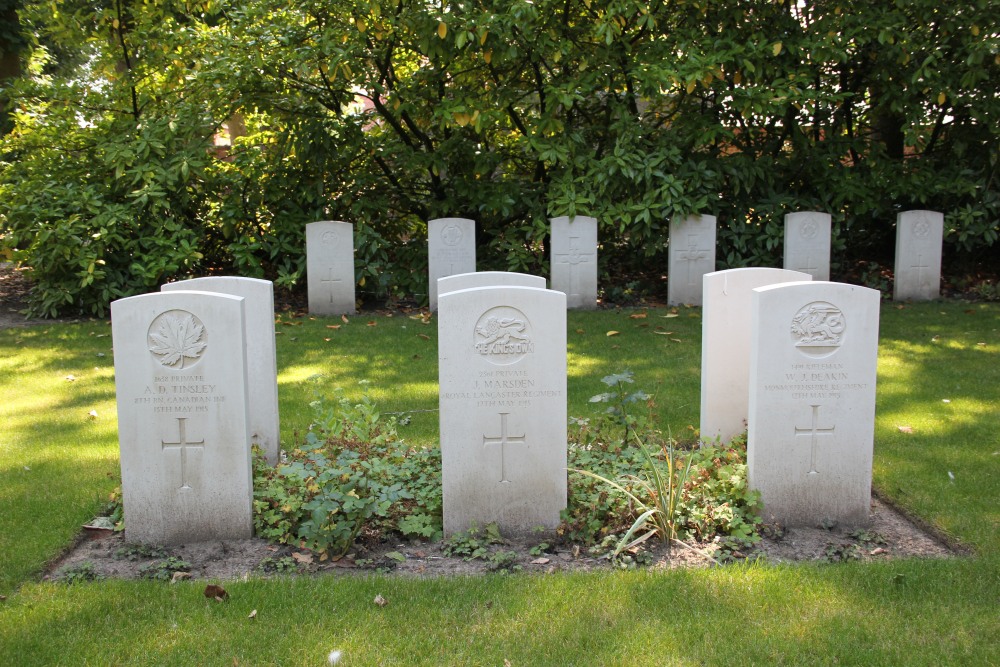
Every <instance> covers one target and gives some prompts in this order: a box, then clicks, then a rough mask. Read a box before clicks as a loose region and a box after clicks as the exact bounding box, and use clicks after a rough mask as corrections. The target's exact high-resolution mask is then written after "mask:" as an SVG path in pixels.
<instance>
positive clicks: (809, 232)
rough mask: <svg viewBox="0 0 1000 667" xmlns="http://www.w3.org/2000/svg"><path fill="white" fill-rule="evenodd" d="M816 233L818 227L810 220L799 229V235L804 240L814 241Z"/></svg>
mask: <svg viewBox="0 0 1000 667" xmlns="http://www.w3.org/2000/svg"><path fill="white" fill-rule="evenodd" d="M818 233H819V226H818V225H817V224H816V223H815V222H813V221H811V220H810V221H808V222H804V223H802V226H801V227H799V234H801V235H802V238H804V239H814V238H816V234H818Z"/></svg>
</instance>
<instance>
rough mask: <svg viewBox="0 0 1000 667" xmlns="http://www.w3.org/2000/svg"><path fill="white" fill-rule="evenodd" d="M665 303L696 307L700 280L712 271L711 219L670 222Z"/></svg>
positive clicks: (713, 265)
mask: <svg viewBox="0 0 1000 667" xmlns="http://www.w3.org/2000/svg"><path fill="white" fill-rule="evenodd" d="M668 262H669V268H668V272H667V303H669V304H670V305H671V306H680V305H684V304H687V305H689V306H700V305H701V302H702V295H701V288H702V284H701V277H702V276H703V275H705V274H706V273H711V272H712V271H715V216H714V215H690V216H688V217H686V218H675V219H674V220H673V221H671V223H670V257H669V260H668Z"/></svg>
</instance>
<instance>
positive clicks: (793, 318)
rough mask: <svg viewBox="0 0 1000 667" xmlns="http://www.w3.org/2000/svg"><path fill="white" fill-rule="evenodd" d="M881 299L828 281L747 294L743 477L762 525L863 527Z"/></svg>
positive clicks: (873, 293) (866, 513)
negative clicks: (755, 494) (758, 505)
mask: <svg viewBox="0 0 1000 667" xmlns="http://www.w3.org/2000/svg"><path fill="white" fill-rule="evenodd" d="M880 298H881V295H880V294H879V292H878V290H873V289H868V288H867V287H860V286H858V285H846V284H842V283H831V282H793V283H782V284H779V285H771V286H768V287H759V288H756V289H754V290H753V310H752V313H753V315H752V318H753V319H752V326H751V329H752V340H751V356H750V414H749V429H748V430H749V432H748V435H747V473H748V480H749V484H750V487H751V488H753V489H757V490H758V491H760V494H761V500H762V502H763V510H762V514H763V517H764V520H765V521H766V522H778V523H781V524H784V525H788V526H816V525H820V524H822V523H829V522H836V523H838V524H840V525H843V526H864V525H866V524H867V523H868V521H869V518H870V516H869V515H870V503H871V478H872V444H873V439H874V429H875V366H876V362H877V358H878V323H879V301H880Z"/></svg>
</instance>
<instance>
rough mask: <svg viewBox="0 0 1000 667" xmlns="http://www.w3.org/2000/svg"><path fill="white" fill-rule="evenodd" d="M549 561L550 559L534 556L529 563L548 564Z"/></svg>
mask: <svg viewBox="0 0 1000 667" xmlns="http://www.w3.org/2000/svg"><path fill="white" fill-rule="evenodd" d="M550 562H551V561H550V559H548V558H536V559H535V560H533V561H531V564H532V565H548V564H549V563H550Z"/></svg>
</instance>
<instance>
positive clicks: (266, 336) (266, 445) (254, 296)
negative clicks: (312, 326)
mask: <svg viewBox="0 0 1000 667" xmlns="http://www.w3.org/2000/svg"><path fill="white" fill-rule="evenodd" d="M176 290H199V291H202V292H218V293H220V294H231V295H233V296H241V297H243V298H244V299H246V301H245V303H244V308H245V311H246V332H247V333H246V336H247V338H246V341H247V377H248V385H247V391H248V393H249V401H250V442H251V443H252V444H254V445H257V446H258V447H260V448H261V450H262V451H263V452H264V454H265V456H266V457H267V462H268V463H270V464H271V465H275V464H276V463H277V462H278V451H279V450H280V448H281V433H280V426H279V422H278V362H277V356H276V350H275V341H274V285H273V284H272V283H271V281H270V280H259V279H257V278H241V277H235V276H209V277H206V278H194V279H192V280H179V281H177V282H174V283H167V284H166V285H162V286H161V287H160V291H161V292H172V291H176Z"/></svg>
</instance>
